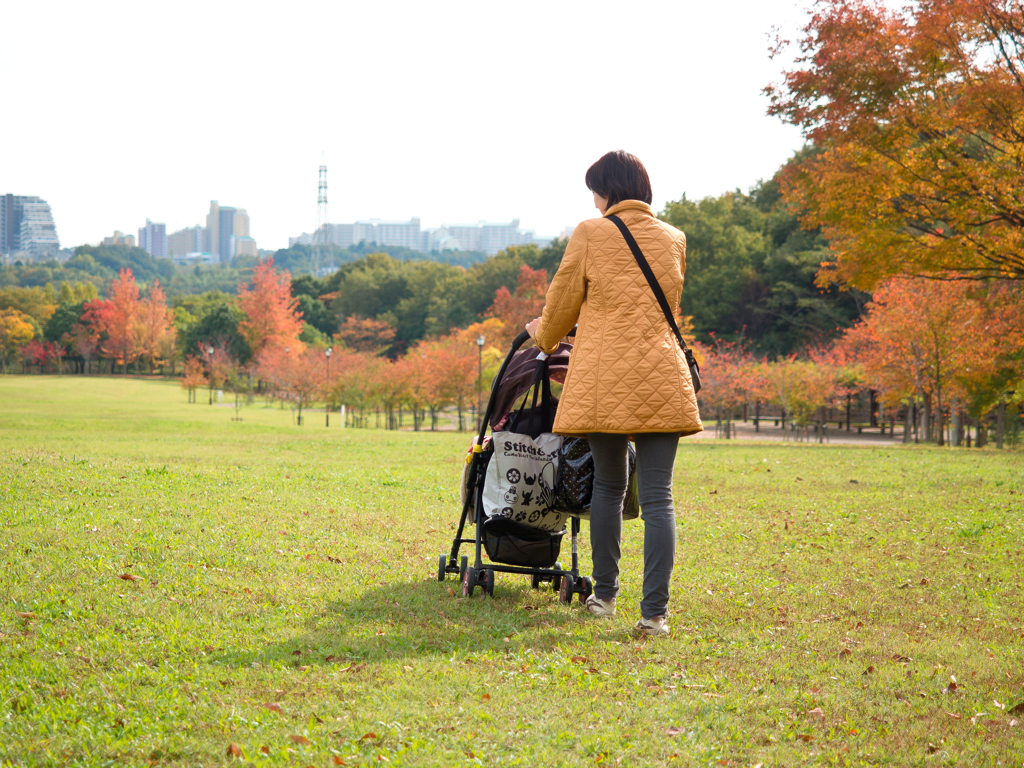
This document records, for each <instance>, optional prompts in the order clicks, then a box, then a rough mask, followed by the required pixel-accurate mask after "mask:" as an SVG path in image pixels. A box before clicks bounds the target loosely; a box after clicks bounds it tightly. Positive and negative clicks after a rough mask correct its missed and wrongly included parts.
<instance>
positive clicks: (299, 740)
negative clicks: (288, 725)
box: [288, 734, 309, 745]
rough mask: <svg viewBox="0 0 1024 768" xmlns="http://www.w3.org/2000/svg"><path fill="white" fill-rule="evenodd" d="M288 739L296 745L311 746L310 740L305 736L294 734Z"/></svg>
mask: <svg viewBox="0 0 1024 768" xmlns="http://www.w3.org/2000/svg"><path fill="white" fill-rule="evenodd" d="M288 738H289V739H291V740H292V741H293V742H294V743H296V744H303V745H305V744H309V739H307V738H306V737H305V736H303V735H301V734H292V735H291V736H289V737H288Z"/></svg>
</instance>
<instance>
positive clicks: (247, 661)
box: [223, 576, 585, 667]
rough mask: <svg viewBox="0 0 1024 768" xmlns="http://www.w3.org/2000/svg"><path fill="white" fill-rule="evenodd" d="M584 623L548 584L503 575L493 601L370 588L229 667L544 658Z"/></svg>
mask: <svg viewBox="0 0 1024 768" xmlns="http://www.w3.org/2000/svg"><path fill="white" fill-rule="evenodd" d="M581 621H585V617H584V616H583V615H582V614H581V613H580V611H579V610H578V606H576V605H575V604H573V606H572V607H567V606H563V605H561V604H560V603H559V602H558V595H557V594H555V593H554V592H553V591H552V590H551V589H550V586H549V587H548V588H547V589H541V590H536V591H535V590H531V589H530V586H529V583H528V582H527V581H526V580H525V579H520V578H517V577H505V578H502V577H501V576H499V579H498V583H497V586H496V588H495V596H494V597H493V598H485V597H483V596H482V594H481V591H480V590H479V589H477V591H476V593H475V595H474V596H473V597H472V598H463V597H462V593H461V585H460V584H459V582H458V580H457V579H451V578H449V579H448V580H447V581H445V582H438V581H435V580H430V581H421V582H413V583H399V584H394V585H387V586H377V587H372V588H370V589H367V590H366V591H364V592H363V593H362V594H360V595H359V596H358V597H356V598H355V599H353V600H349V601H345V600H338V601H334V602H330V603H327V604H326V605H325V606H323V608H322V609H321V610H320V611H318V612H317V613H316V614H313V615H311V616H309V617H308V618H306V619H305V620H303V621H302V625H303V628H304V630H305V631H304V632H303V633H301V634H296V635H295V636H294V637H293V638H291V639H289V640H288V641H286V642H282V643H276V644H271V645H268V646H267V647H266V648H265V649H264V650H263V651H262V652H260V653H256V654H247V655H246V654H243V655H232V657H231V658H230V659H224V660H223V663H227V664H229V665H231V666H248V665H251V664H252V663H253V662H256V663H259V664H261V665H270V666H294V667H301V666H307V665H308V666H314V665H318V666H328V665H341V666H346V665H357V664H361V663H373V662H382V661H388V660H396V659H403V658H422V657H428V656H445V657H453V656H456V657H458V656H462V655H468V654H474V655H476V654H481V653H484V654H487V653H489V652H490V653H497V654H505V653H506V652H509V651H518V650H519V649H522V648H525V647H528V648H529V649H531V650H534V651H540V652H546V651H549V650H551V649H552V648H554V647H555V646H557V645H558V644H559V643H564V642H565V641H566V640H567V638H568V637H575V635H576V632H575V631H574V630H575V629H577V628H578V625H579V624H580V622H581Z"/></svg>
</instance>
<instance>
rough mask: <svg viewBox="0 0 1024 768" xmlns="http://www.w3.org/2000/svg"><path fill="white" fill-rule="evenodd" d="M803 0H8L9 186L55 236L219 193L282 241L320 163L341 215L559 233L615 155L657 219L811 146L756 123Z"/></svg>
mask: <svg viewBox="0 0 1024 768" xmlns="http://www.w3.org/2000/svg"><path fill="white" fill-rule="evenodd" d="M807 4H809V0H803V2H795V1H794V0H741V1H739V2H730V3H708V2H690V1H681V0H676V1H675V2H672V1H666V2H662V1H660V0H658V1H651V2H634V3H624V2H617V3H616V2H598V1H597V0H593V1H591V2H567V1H561V0H547V1H546V2H534V1H533V0H520V1H519V2H515V3H509V2H506V3H497V2H490V3H488V2H482V1H481V0H477V1H476V2H453V1H451V0H438V1H437V2H433V3H424V2H380V1H379V0H378V1H377V2H369V3H367V2H359V3H356V2H351V0H346V1H344V2H317V3H312V2H302V1H299V0H291V2H287V3H284V2H275V3H266V2H217V1H216V0H207V1H206V2H190V1H188V2H186V1H179V2H174V3H170V2H159V3H156V2H139V1H138V0H134V2H123V3H119V2H108V1H105V0H98V1H97V2H91V3H85V2H81V0H75V2H46V0H31V2H27V1H22V2H18V1H17V0H9V2H7V3H5V4H4V10H3V12H2V14H0V23H2V26H3V28H4V32H3V44H2V45H0V82H2V83H3V84H4V85H3V104H4V106H3V108H2V111H0V193H6V192H11V193H14V194H22V195H39V196H41V197H43V198H44V199H46V200H47V201H48V202H49V203H50V204H51V206H52V208H53V213H54V218H55V220H56V223H57V233H58V235H59V236H60V240H61V244H62V246H73V245H79V244H81V243H86V242H88V243H96V242H98V241H99V240H100V239H101V238H102V237H104V236H105V235H108V234H110V233H112V232H113V230H114V229H120V230H122V231H124V232H129V233H132V234H135V232H136V230H137V228H138V227H140V226H141V225H143V224H144V223H145V220H146V218H147V217H148V218H150V219H153V220H154V221H160V222H166V224H167V228H168V229H167V231H168V233H170V232H172V231H174V230H177V229H180V228H181V227H184V226H192V225H195V224H199V223H202V224H205V215H206V212H207V211H208V209H209V204H210V200H212V199H215V200H218V201H219V202H220V203H221V205H232V206H236V207H240V208H245V209H246V210H247V211H248V212H249V215H250V217H251V220H252V235H253V237H255V238H256V240H257V242H258V244H259V246H260V247H261V248H278V247H285V246H287V244H288V237H289V236H290V235H291V236H295V235H298V234H299V233H301V232H303V231H312V230H313V229H314V227H315V225H316V184H317V166H318V165H319V163H320V160H321V153H322V154H323V157H324V159H325V162H326V164H327V167H328V181H329V199H330V220H331V221H332V222H350V221H354V220H355V219H360V218H371V217H375V218H382V219H402V220H407V219H409V218H411V217H412V216H420V218H421V219H422V225H423V226H424V227H425V228H426V227H432V226H437V225H439V224H440V223H441V222H447V223H465V222H475V221H477V220H479V219H487V220H490V221H508V220H510V219H512V218H519V219H520V223H521V226H522V227H524V228H528V229H534V230H536V231H537V233H538V234H539V235H554V234H558V233H560V232H561V231H562V229H564V228H565V227H566V226H568V225H575V224H576V223H577V222H578V221H580V220H581V219H585V218H590V217H592V216H595V215H597V214H596V211H594V209H593V206H592V200H591V196H590V194H589V193H588V191H587V190H586V188H585V186H584V184H583V175H584V173H585V172H586V169H587V167H588V166H589V165H590V164H591V163H592V162H593V161H594V160H596V159H597V158H598V157H599V156H600V155H601V154H603V153H604V152H606V151H608V150H610V149H626V150H629V151H631V152H633V153H634V154H636V155H638V156H639V157H640V159H641V160H643V162H644V163H645V165H646V166H647V168H648V171H649V172H650V174H651V180H652V183H653V185H654V196H655V200H654V203H655V207H656V208H660V207H661V206H662V205H663V204H664V203H665V202H666V201H667V200H672V199H678V198H679V197H680V196H681V195H682V194H683V193H686V194H687V195H688V196H689V197H691V198H695V197H703V196H705V195H714V194H719V193H721V192H724V191H726V190H729V189H733V188H737V187H739V188H741V189H744V190H745V189H747V188H748V187H749V186H751V185H752V184H753V183H755V182H756V181H757V180H758V179H760V178H765V177H769V176H771V174H772V173H773V172H774V171H775V170H776V169H777V168H778V167H779V165H781V164H782V163H783V162H784V161H785V160H786V159H787V158H788V157H789V156H790V154H791V153H792V152H793V151H794V150H795V149H797V148H798V147H799V146H800V145H801V143H802V141H801V138H800V135H799V133H798V131H797V130H796V129H795V128H793V127H791V126H784V125H782V124H781V123H780V122H779V121H777V120H775V119H772V118H768V117H766V116H765V115H764V112H765V106H766V100H765V98H764V97H763V96H762V95H761V93H760V90H761V88H762V87H764V86H765V85H766V84H767V83H769V82H770V81H772V80H775V79H776V78H777V77H778V70H779V67H780V62H779V61H775V62H772V61H770V60H769V59H768V56H767V47H768V33H769V32H770V30H771V28H772V26H773V25H775V26H781V27H783V29H784V30H786V31H791V30H792V29H793V28H795V27H797V26H800V25H802V23H803V19H804V10H803V8H804V7H806V5H807ZM790 37H792V35H790Z"/></svg>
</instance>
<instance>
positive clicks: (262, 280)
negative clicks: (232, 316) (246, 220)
mask: <svg viewBox="0 0 1024 768" xmlns="http://www.w3.org/2000/svg"><path fill="white" fill-rule="evenodd" d="M298 303H299V302H298V299H295V298H293V297H292V293H291V280H290V278H289V276H288V273H287V272H282V273H280V274H278V273H277V272H276V271H275V270H274V260H273V259H268V260H267V261H261V262H260V263H259V264H257V265H256V267H255V268H254V269H253V273H252V287H251V288H250V287H249V286H248V285H246V284H244V283H243V284H241V285H239V286H238V305H239V306H240V307H241V309H242V312H243V313H244V314H245V320H243V321H242V322H240V323H239V324H238V330H239V332H240V333H241V334H242V337H243V338H244V339H245V341H246V342H247V343H248V344H249V349H250V350H251V351H252V355H253V357H254V358H259V355H260V353H261V352H262V351H263V350H264V349H284V348H285V347H290V348H291V349H293V350H296V351H297V350H299V349H300V348H301V346H302V344H301V342H300V341H299V334H300V333H302V313H301V312H299V311H298V309H297V308H298Z"/></svg>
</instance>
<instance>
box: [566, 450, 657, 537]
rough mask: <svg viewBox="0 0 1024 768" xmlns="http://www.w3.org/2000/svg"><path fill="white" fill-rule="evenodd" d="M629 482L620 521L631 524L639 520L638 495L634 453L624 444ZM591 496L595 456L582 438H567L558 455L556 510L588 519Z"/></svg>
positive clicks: (634, 451)
mask: <svg viewBox="0 0 1024 768" xmlns="http://www.w3.org/2000/svg"><path fill="white" fill-rule="evenodd" d="M626 453H627V459H628V462H629V475H628V477H629V479H628V481H627V483H626V498H625V500H624V501H623V504H622V517H623V519H625V520H632V519H634V518H637V517H639V516H640V493H639V489H638V488H637V482H636V449H635V448H633V445H632V443H627V444H626ZM593 494H594V455H593V454H592V453H591V452H590V441H589V440H587V438H585V437H566V438H564V439H563V440H562V448H561V450H560V451H559V452H558V480H557V482H556V483H555V509H557V510H558V511H559V512H567V513H568V514H570V515H575V516H577V517H580V518H583V519H587V518H589V517H590V501H591V499H592V497H593Z"/></svg>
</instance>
